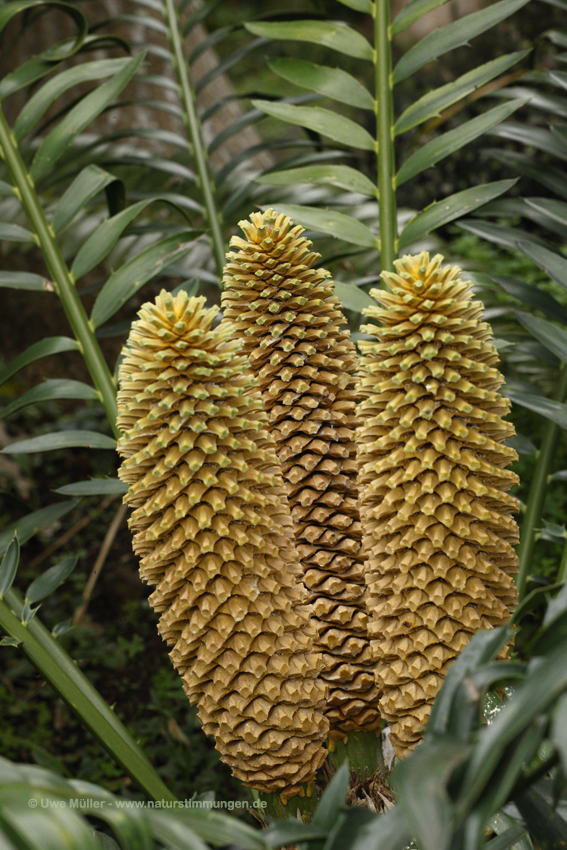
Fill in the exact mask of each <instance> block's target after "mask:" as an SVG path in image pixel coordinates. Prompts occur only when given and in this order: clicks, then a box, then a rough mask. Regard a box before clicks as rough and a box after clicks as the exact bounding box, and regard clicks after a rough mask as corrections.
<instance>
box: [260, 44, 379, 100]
mask: <svg viewBox="0 0 567 850" xmlns="http://www.w3.org/2000/svg"><path fill="white" fill-rule="evenodd" d="M268 67H269V68H270V70H272V71H273V72H274V73H275V74H277V75H278V76H279V77H281V78H282V79H284V80H287V82H288V83H292V84H293V85H295V86H299V87H301V88H305V89H309V90H310V91H314V92H317V94H322V95H324V96H325V97H330V98H332V99H333V100H337V101H339V102H340V103H347V104H349V105H351V106H358V107H359V108H360V109H369V110H371V111H372V110H374V98H373V97H372V95H371V94H370V92H369V91H368V89H366V88H365V87H364V86H363V85H362V84H361V83H359V82H358V80H357V79H355V78H354V77H353V76H351V74H348V73H347V72H346V71H343V70H342V69H341V68H329V67H328V66H326V65H315V64H314V63H313V62H306V61H305V60H302V59H287V58H283V57H280V58H278V59H273V60H272V61H271V62H269V63H268Z"/></svg>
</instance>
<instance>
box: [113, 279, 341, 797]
mask: <svg viewBox="0 0 567 850" xmlns="http://www.w3.org/2000/svg"><path fill="white" fill-rule="evenodd" d="M203 302H204V299H203V298H191V299H189V298H188V296H187V295H186V293H184V292H181V293H180V294H179V295H178V296H176V297H175V298H174V297H173V296H172V295H170V294H168V293H166V292H162V293H161V294H160V295H159V297H158V298H157V300H156V302H155V303H152V304H145V305H144V306H143V307H142V309H141V310H140V313H139V317H140V318H139V320H138V321H137V322H135V323H134V325H133V327H132V331H131V334H130V337H129V340H128V346H127V348H126V350H125V357H124V360H123V362H122V364H121V367H120V374H119V380H120V391H119V393H118V410H119V415H118V427H119V429H120V431H121V432H122V434H123V436H122V437H121V439H120V441H119V446H118V450H119V452H120V454H121V455H122V457H123V458H124V460H123V463H122V467H121V469H120V472H119V475H120V478H121V479H122V481H124V482H126V483H127V484H128V485H129V492H128V495H127V496H126V501H127V503H128V504H129V505H130V506H131V507H132V508H133V509H134V510H133V513H132V515H131V519H130V528H131V530H132V532H133V535H134V544H133V545H134V551H135V553H136V554H137V555H138V556H139V557H140V572H141V575H142V578H143V579H144V580H145V581H146V582H147V583H149V584H151V585H154V586H155V590H154V592H153V593H152V595H151V597H150V602H151V604H152V606H153V608H154V609H155V610H156V611H157V612H159V614H160V622H159V631H160V633H161V635H162V637H163V638H164V640H165V641H166V642H167V644H168V645H169V646H170V656H171V659H172V662H173V664H174V666H175V667H176V669H177V670H178V671H179V673H180V675H181V676H182V679H183V686H184V689H185V691H186V693H187V695H188V697H189V699H190V701H191V703H192V704H194V705H195V704H196V705H198V707H199V717H200V719H201V721H202V724H203V727H204V729H205V731H206V732H207V733H208V734H210V735H214V736H215V739H216V746H217V749H218V750H219V751H220V753H221V758H222V760H223V761H225V762H227V763H228V764H229V765H230V767H231V768H232V770H233V773H234V775H235V776H236V777H237V778H239V779H240V780H241V781H243V782H244V783H245V784H247V785H251V786H252V787H254V788H257V789H259V790H261V791H267V792H273V791H277V792H279V793H280V794H282V795H283V796H284V797H286V798H287V797H290V796H293V795H294V794H296V793H298V792H301V791H302V785H303V784H304V783H309V782H310V781H311V780H312V779H313V778H314V776H315V773H316V771H317V769H318V768H319V767H320V765H321V764H322V763H323V761H324V759H325V755H326V751H325V750H324V748H323V742H324V741H325V739H326V737H327V731H328V724H327V721H326V720H325V718H324V716H323V714H322V713H321V709H322V708H323V706H324V697H325V688H324V685H323V684H322V683H321V681H320V680H319V679H318V666H319V664H320V662H319V659H318V657H317V655H316V654H315V653H314V652H313V648H312V647H313V640H314V631H313V628H312V626H311V625H310V623H309V619H308V612H307V608H306V606H305V604H304V603H303V599H302V592H301V587H300V585H299V584H298V582H297V576H298V572H299V567H298V564H299V558H298V554H297V550H296V547H295V544H294V540H293V533H292V523H291V519H290V513H289V506H288V503H287V497H286V493H285V488H284V484H283V479H282V475H281V468H280V465H279V462H278V460H277V457H276V454H275V448H274V442H273V439H272V437H271V436H270V434H269V431H268V418H267V415H266V413H265V412H264V410H263V406H262V399H261V395H260V392H259V390H258V388H257V382H256V380H255V379H254V378H253V376H251V375H250V373H247V371H246V370H247V360H246V357H245V356H243V355H242V354H241V353H239V351H240V348H241V344H240V343H238V342H236V341H234V340H232V339H231V338H230V336H231V334H230V329H227V328H226V327H225V328H224V329H223V328H219V327H217V328H213V326H212V323H213V320H214V318H215V315H216V313H217V312H218V310H217V308H216V307H215V308H212V309H210V310H205V309H203Z"/></svg>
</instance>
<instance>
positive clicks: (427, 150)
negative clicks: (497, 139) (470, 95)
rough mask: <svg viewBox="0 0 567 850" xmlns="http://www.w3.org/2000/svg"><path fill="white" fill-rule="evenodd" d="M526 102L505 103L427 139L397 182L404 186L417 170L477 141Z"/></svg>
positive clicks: (409, 160)
mask: <svg viewBox="0 0 567 850" xmlns="http://www.w3.org/2000/svg"><path fill="white" fill-rule="evenodd" d="M526 103H527V101H526V100H521V101H512V102H511V103H503V104H501V105H500V106H496V107H494V109H490V110H489V111H488V112H485V113H484V114H483V115H478V116H477V117H476V118H472V119H471V120H470V121H466V122H465V123H464V124H461V125H460V126H459V127H456V128H455V129H454V130H449V131H448V132H447V133H443V135H442V136H438V137H437V138H435V139H432V140H431V141H430V142H427V143H426V144H425V145H423V147H421V148H420V149H419V150H417V151H415V153H413V154H412V155H411V156H410V157H408V159H406V161H405V162H404V163H403V165H402V166H401V168H400V169H399V171H398V173H397V175H396V186H401V185H402V184H403V183H406V182H407V181H408V180H411V179H412V178H413V177H415V176H416V175H417V174H420V173H421V172H422V171H425V170H426V169H427V168H431V166H432V165H435V164H436V163H437V162H439V161H440V160H442V159H444V158H445V157H447V156H449V155H450V154H452V153H454V152H455V151H458V150H460V149H461V148H462V147H464V146H465V145H467V144H469V143H470V142H472V141H474V139H478V137H479V136H481V135H482V134H483V133H485V132H486V131H487V130H490V129H492V128H493V127H496V126H497V125H498V124H500V123H501V122H502V121H505V120H506V118H509V117H510V115H512V113H513V112H515V111H516V110H517V109H519V108H520V107H521V106H524V104H526Z"/></svg>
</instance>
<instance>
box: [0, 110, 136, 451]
mask: <svg viewBox="0 0 567 850" xmlns="http://www.w3.org/2000/svg"><path fill="white" fill-rule="evenodd" d="M0 149H1V151H0V152H1V153H2V156H3V158H4V160H5V162H6V166H7V168H8V170H9V172H10V175H11V177H12V180H13V182H14V185H15V187H16V189H17V190H18V193H19V197H20V200H21V203H22V206H23V208H24V211H25V213H26V215H27V217H28V219H29V222H30V224H31V226H32V228H33V230H34V232H35V233H36V234H37V237H38V240H39V247H40V248H41V251H42V254H43V257H44V259H45V263H46V265H47V269H48V271H49V274H50V276H51V278H52V280H53V284H54V286H55V289H56V292H57V294H58V295H59V298H60V299H61V303H62V305H63V309H64V311H65V314H66V316H67V319H68V320H69V324H70V325H71V328H72V330H73V333H74V334H75V338H76V339H77V342H78V343H79V346H80V348H81V353H82V355H83V357H84V360H85V364H86V366H87V368H88V370H89V373H90V375H91V377H92V379H93V382H94V385H95V387H96V388H97V390H98V392H99V393H100V397H101V401H102V404H103V406H104V409H105V412H106V415H107V417H108V421H109V422H110V426H111V428H112V430H113V432H114V435H115V436H116V437H118V436H119V434H118V430H117V428H116V385H115V383H114V379H113V377H112V375H111V373H110V369H109V368H108V365H107V363H106V361H105V359H104V356H103V354H102V351H101V349H100V346H99V344H98V341H97V339H96V337H95V334H94V329H93V327H92V325H91V323H90V322H89V318H88V316H87V313H86V311H85V308H84V306H83V304H82V301H81V299H80V298H79V294H78V292H77V289H76V287H75V281H74V280H73V278H72V276H71V273H70V271H69V269H68V267H67V264H66V263H65V260H64V259H63V255H62V254H61V251H60V249H59V245H58V244H57V241H56V239H55V235H54V233H53V230H52V228H51V226H50V224H49V222H48V220H47V218H46V216H45V213H44V211H43V208H42V207H41V205H40V203H39V200H38V198H37V195H36V192H35V187H34V185H33V182H32V180H31V178H30V176H29V173H28V171H27V169H26V166H25V164H24V161H23V159H22V157H21V154H20V151H19V150H18V147H17V145H16V142H15V140H14V137H13V135H12V133H11V132H10V127H9V125H8V122H7V121H6V117H5V115H4V112H3V111H2V109H1V108H0Z"/></svg>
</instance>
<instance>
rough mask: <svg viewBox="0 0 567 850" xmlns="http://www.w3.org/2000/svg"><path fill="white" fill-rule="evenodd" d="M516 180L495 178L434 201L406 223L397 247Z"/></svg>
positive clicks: (474, 206) (485, 200) (473, 207)
mask: <svg viewBox="0 0 567 850" xmlns="http://www.w3.org/2000/svg"><path fill="white" fill-rule="evenodd" d="M516 182H517V181H516V180H497V181H495V182H494V183H486V184H485V185H483V186H478V187H474V188H472V189H465V190H464V191H462V192H457V193H456V194H454V195H451V196H450V197H448V198H445V200H443V201H434V202H433V203H432V204H430V205H429V206H428V207H426V208H425V209H424V210H423V212H421V213H418V215H416V216H415V217H414V218H412V219H411V221H409V222H408V223H407V224H406V226H405V228H404V230H403V232H402V235H401V237H400V243H399V248H400V249H402V248H405V247H406V246H407V245H411V244H412V242H417V240H418V239H421V238H422V237H423V236H426V235H427V234H428V233H431V231H432V230H436V229H437V228H438V227H441V226H443V225H444V224H448V223H449V222H450V221H455V219H457V218H461V216H463V215H466V214H467V213H469V212H471V211H472V210H476V209H477V208H478V207H481V206H483V205H484V204H487V203H488V202H489V201H492V200H494V198H497V197H499V196H500V195H503V194H504V192H507V191H508V189H510V188H511V187H512V186H513V185H514V184H515V183H516Z"/></svg>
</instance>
